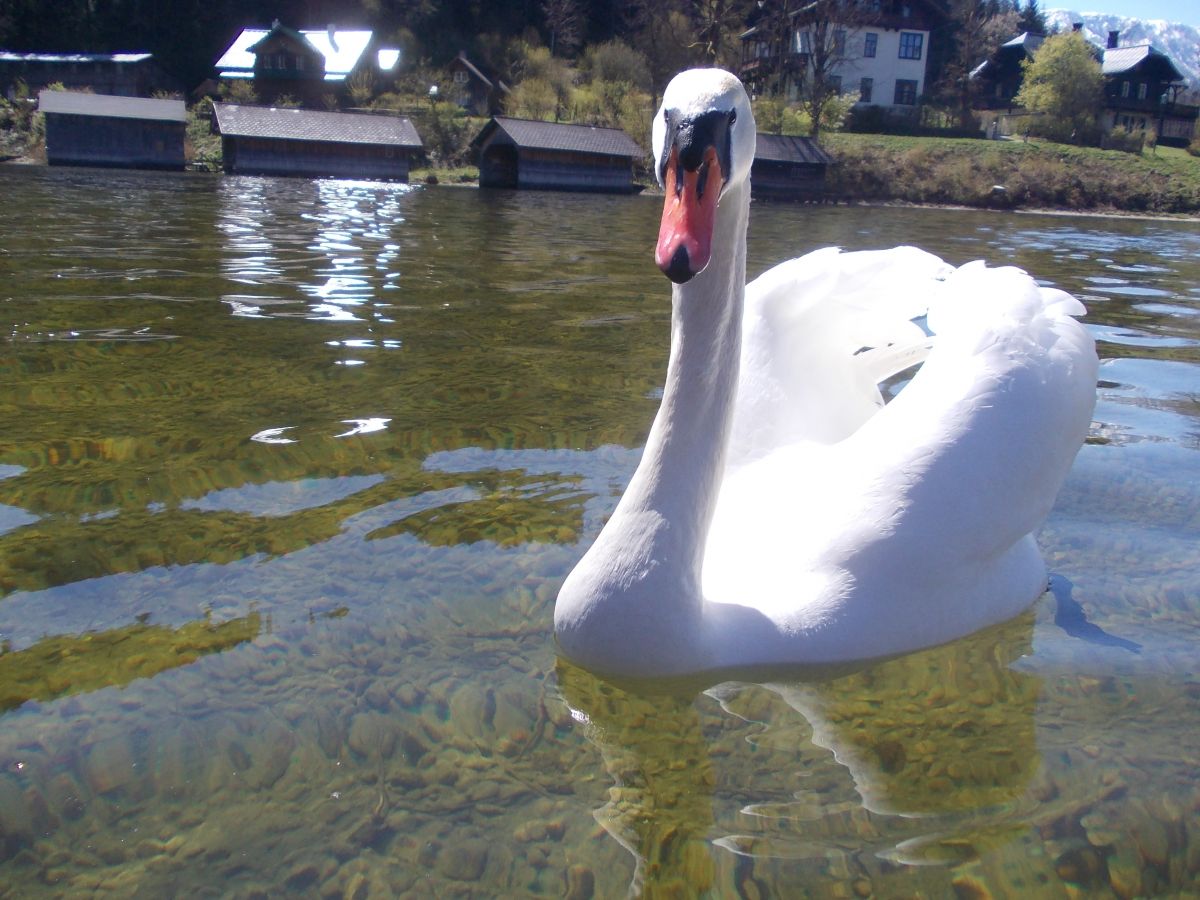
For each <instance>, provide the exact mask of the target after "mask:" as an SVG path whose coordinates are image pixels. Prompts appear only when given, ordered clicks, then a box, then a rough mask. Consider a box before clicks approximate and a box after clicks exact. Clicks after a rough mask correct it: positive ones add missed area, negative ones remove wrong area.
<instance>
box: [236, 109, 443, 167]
mask: <svg viewBox="0 0 1200 900" xmlns="http://www.w3.org/2000/svg"><path fill="white" fill-rule="evenodd" d="M213 128H214V130H215V131H216V132H217V133H218V134H220V135H221V151H222V154H223V156H224V161H225V162H224V167H225V171H226V172H228V173H231V174H239V175H298V176H306V177H310V178H320V177H323V176H329V177H335V178H370V179H376V178H377V179H387V180H393V181H408V171H409V168H410V167H411V165H412V161H413V159H414V158H416V157H419V156H420V155H421V153H422V152H423V149H424V148H423V147H422V144H421V138H420V135H418V134H417V129H416V128H415V127H414V126H413V123H412V121H411V120H409V119H407V118H405V117H403V116H383V115H380V116H375V115H367V114H360V113H338V112H317V111H314V110H307V109H282V108H278V107H264V106H243V105H238V104H233V103H215V104H213Z"/></svg>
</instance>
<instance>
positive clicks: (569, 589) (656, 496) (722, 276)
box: [555, 184, 750, 672]
mask: <svg viewBox="0 0 1200 900" xmlns="http://www.w3.org/2000/svg"><path fill="white" fill-rule="evenodd" d="M749 213H750V196H749V185H748V184H737V185H731V186H730V187H729V188H728V189H727V190H726V192H725V194H724V195H723V196H722V197H721V200H720V205H719V207H718V210H717V216H716V219H715V222H714V232H713V240H712V247H713V252H712V257H711V259H710V262H709V264H708V266H707V268H705V270H704V271H703V272H701V273H700V274H699V275H697V276H695V277H694V278H693V279H691V280H690V281H688V282H686V283H685V284H682V285H676V286H675V288H674V291H673V295H672V317H671V355H670V360H669V362H668V365H667V379H666V384H665V386H664V389H663V399H662V405H661V407H660V408H659V411H658V415H657V416H656V417H655V419H654V424H653V426H652V427H651V429H650V434H649V437H648V438H647V441H646V449H645V451H644V453H643V455H642V460H641V463H640V464H639V465H638V468H637V471H636V472H635V473H634V476H633V479H632V481H631V482H630V484H629V487H628V489H627V490H626V491H625V494H624V496H623V497H622V498H621V501H620V503H619V504H618V505H617V508H616V510H615V511H614V512H613V515H612V518H611V519H610V520H609V522H608V524H607V525H605V527H604V530H603V531H602V532H601V533H600V536H599V537H598V538H597V539H596V542H595V543H594V544H593V545H592V547H591V549H590V550H589V551H588V553H587V554H586V555H585V556H584V558H583V559H582V560H581V561H580V563H579V565H578V566H577V567H576V568H575V570H574V571H573V572H572V573H571V575H570V577H569V578H568V579H567V581H566V582H565V583H564V584H563V587H562V590H561V592H560V593H559V598H558V602H557V603H556V604H555V630H556V632H557V634H558V638H559V641H560V643H561V644H562V645H563V649H564V650H566V652H567V654H568V655H569V656H571V657H572V658H574V659H575V660H576V661H578V662H580V663H583V664H584V665H590V666H592V667H594V668H597V669H601V670H603V669H608V668H611V669H613V670H617V671H625V672H632V671H637V670H638V669H639V668H642V667H643V666H646V664H647V663H648V662H649V660H648V659H647V656H648V655H649V654H653V655H654V657H655V659H654V663H653V665H652V668H657V669H658V670H662V671H666V670H670V669H675V668H677V669H679V670H680V671H683V670H686V669H687V668H688V667H689V666H691V665H692V664H693V663H694V660H692V659H691V656H692V655H694V654H696V653H698V652H699V653H702V652H703V649H702V647H701V646H700V644H701V641H700V640H699V634H700V632H701V614H702V610H703V595H702V593H701V578H700V576H701V570H702V567H703V562H704V547H705V541H706V538H707V534H708V528H709V524H710V522H711V521H712V516H713V511H714V508H715V505H716V502H717V495H718V492H719V491H720V487H721V478H722V474H723V471H724V462H725V448H726V444H727V443H728V436H729V428H730V423H731V421H732V418H733V406H734V397H735V395H736V392H737V381H738V364H739V356H740V353H741V325H742V303H743V296H744V292H745V283H746V225H747V221H748V219H749Z"/></svg>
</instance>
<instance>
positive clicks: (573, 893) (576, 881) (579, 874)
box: [563, 865, 596, 900]
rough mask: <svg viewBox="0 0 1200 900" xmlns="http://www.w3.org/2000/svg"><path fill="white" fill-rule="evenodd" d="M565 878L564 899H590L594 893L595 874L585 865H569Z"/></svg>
mask: <svg viewBox="0 0 1200 900" xmlns="http://www.w3.org/2000/svg"><path fill="white" fill-rule="evenodd" d="M566 880H567V891H566V893H565V894H564V895H563V896H564V900H590V898H591V897H593V896H594V895H595V893H596V874H595V873H594V872H593V871H592V870H591V869H590V868H589V867H587V866H584V865H574V866H571V867H570V868H569V869H567V878H566Z"/></svg>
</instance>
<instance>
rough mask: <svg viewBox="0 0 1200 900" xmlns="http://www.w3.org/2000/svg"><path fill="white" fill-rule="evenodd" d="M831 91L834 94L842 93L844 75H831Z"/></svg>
mask: <svg viewBox="0 0 1200 900" xmlns="http://www.w3.org/2000/svg"><path fill="white" fill-rule="evenodd" d="M829 91H830V93H833V94H840V93H841V92H842V76H841V75H830V76H829Z"/></svg>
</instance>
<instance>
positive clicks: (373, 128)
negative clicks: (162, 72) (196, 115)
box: [213, 103, 422, 149]
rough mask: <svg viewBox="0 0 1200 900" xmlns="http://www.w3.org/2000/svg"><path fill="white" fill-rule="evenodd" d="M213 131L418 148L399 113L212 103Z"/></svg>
mask: <svg viewBox="0 0 1200 900" xmlns="http://www.w3.org/2000/svg"><path fill="white" fill-rule="evenodd" d="M213 112H214V114H215V115H216V120H217V131H218V132H220V133H221V134H222V135H225V136H228V137H260V138H274V139H277V140H291V141H322V142H327V143H336V144H378V145H386V146H390V147H408V148H411V149H420V148H421V146H422V145H421V136H420V135H418V134H417V129H416V128H415V127H414V126H413V123H412V122H411V121H410V120H409V119H407V118H405V117H403V116H370V115H364V114H362V113H337V112H319V111H315V110H311V109H281V108H278V107H273V106H271V107H268V106H241V105H238V104H234V103H214V104H213Z"/></svg>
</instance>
